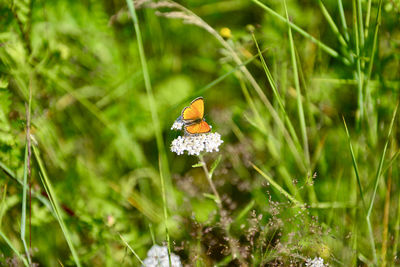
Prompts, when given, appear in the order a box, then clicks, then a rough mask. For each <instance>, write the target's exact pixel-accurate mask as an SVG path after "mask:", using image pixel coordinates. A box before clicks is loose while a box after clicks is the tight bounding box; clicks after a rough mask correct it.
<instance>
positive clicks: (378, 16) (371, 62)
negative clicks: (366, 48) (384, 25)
mask: <svg viewBox="0 0 400 267" xmlns="http://www.w3.org/2000/svg"><path fill="white" fill-rule="evenodd" d="M382 2H383V0H379V5H378V11H377V14H376V22H375V31H374V40H373V42H372V50H371V55H370V57H369V64H368V70H367V77H366V80H365V85H366V86H367V85H368V83H369V80H370V79H371V74H372V68H373V66H374V58H375V53H376V48H377V45H378V34H379V27H380V25H381V13H382Z"/></svg>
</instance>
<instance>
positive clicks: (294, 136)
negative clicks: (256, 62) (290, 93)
mask: <svg viewBox="0 0 400 267" xmlns="http://www.w3.org/2000/svg"><path fill="white" fill-rule="evenodd" d="M252 36H253V40H254V43H255V45H256V47H257V51H258V55H259V57H260V60H261V63H262V66H263V69H264V71H265V74H266V76H267V78H268V81H269V84H270V85H271V88H272V91H273V93H274V95H275V97H276V100H277V102H278V106H279V108H280V109H281V111H282V113H283V116H284V118H285V122H286V124H287V127H288V129H289V132H290V135H291V136H292V139H293V141H294V142H295V144H296V146H297V147H298V149H299V150H301V146H300V142H299V138H298V137H297V134H296V131H295V130H294V127H293V124H292V122H291V121H290V118H289V116H288V114H287V112H286V108H285V106H284V105H283V101H282V98H281V96H280V94H279V92H278V88H277V87H276V84H275V81H274V79H273V77H272V74H271V72H270V71H269V68H268V66H267V64H266V62H265V60H264V57H263V55H262V54H261V50H260V47H259V46H258V42H257V40H256V38H255V36H254V34H252Z"/></svg>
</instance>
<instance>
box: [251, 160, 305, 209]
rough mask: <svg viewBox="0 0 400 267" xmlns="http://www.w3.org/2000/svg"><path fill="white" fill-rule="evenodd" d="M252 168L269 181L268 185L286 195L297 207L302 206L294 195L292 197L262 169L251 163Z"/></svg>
mask: <svg viewBox="0 0 400 267" xmlns="http://www.w3.org/2000/svg"><path fill="white" fill-rule="evenodd" d="M251 166H253V168H254V169H255V170H256V171H257V172H258V173H259V174H260V175H261V176H262V177H264V178H265V180H267V182H268V183H270V184H271V185H272V186H273V187H274V188H275V189H276V190H278V191H279V192H280V193H281V194H282V195H284V196H285V197H286V198H287V199H289V200H290V201H291V202H292V203H293V204H294V205H295V206H301V203H300V202H299V201H298V200H296V199H295V198H294V197H293V196H292V195H290V194H289V193H288V192H287V191H286V190H285V189H283V188H282V187H281V186H280V185H279V184H278V183H276V182H275V181H274V180H273V179H272V178H271V177H270V176H269V175H268V174H266V173H265V172H263V171H262V170H261V169H259V168H258V167H257V166H256V165H254V164H253V163H251Z"/></svg>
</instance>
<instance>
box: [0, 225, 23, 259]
mask: <svg viewBox="0 0 400 267" xmlns="http://www.w3.org/2000/svg"><path fill="white" fill-rule="evenodd" d="M0 236H1V237H2V238H3V239H4V241H5V242H6V243H7V245H8V246H9V247H10V248H11V250H12V251H13V252H14V253H15V255H17V256H18V258H19V259H20V260H21V261H22V262H23V263H24V265H25V266H29V265H30V264H29V263H28V262H27V261H26V259H25V258H24V257H23V256H22V255H21V254H20V253H19V252H18V250H17V249H16V248H15V247H14V246H13V244H12V243H11V241H10V240H9V239H8V238H7V237H6V235H5V234H4V233H3V231H2V230H1V229H0Z"/></svg>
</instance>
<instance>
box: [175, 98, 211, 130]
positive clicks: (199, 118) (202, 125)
mask: <svg viewBox="0 0 400 267" xmlns="http://www.w3.org/2000/svg"><path fill="white" fill-rule="evenodd" d="M181 118H182V121H183V123H184V125H185V132H186V133H188V134H201V133H208V132H210V131H211V127H210V125H208V123H207V122H206V121H205V120H204V99H203V97H198V98H196V99H195V100H193V101H192V102H191V103H190V105H189V106H188V107H185V108H184V109H183V110H182V114H181Z"/></svg>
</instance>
